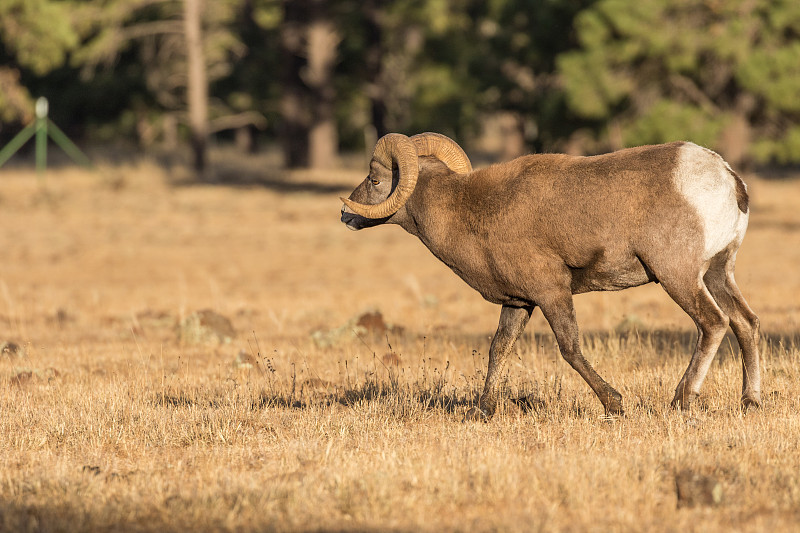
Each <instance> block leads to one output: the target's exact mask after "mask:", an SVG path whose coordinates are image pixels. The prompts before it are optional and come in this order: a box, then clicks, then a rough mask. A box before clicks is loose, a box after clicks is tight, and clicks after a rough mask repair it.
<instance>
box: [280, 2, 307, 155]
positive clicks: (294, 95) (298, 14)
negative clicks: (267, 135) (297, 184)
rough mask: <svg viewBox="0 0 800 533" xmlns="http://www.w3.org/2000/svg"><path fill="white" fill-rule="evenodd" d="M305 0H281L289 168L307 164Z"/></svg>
mask: <svg viewBox="0 0 800 533" xmlns="http://www.w3.org/2000/svg"><path fill="white" fill-rule="evenodd" d="M308 4H309V2H308V0H284V1H283V8H284V20H283V24H282V25H281V30H280V34H281V35H280V40H281V42H280V45H281V56H282V58H283V61H282V64H283V72H282V80H281V81H282V83H281V85H282V87H281V89H282V94H281V103H280V111H281V145H282V148H283V159H284V162H285V164H286V166H287V167H288V168H299V167H307V166H308V134H309V130H310V123H311V117H310V113H309V112H308V106H307V103H308V100H309V95H308V87H306V85H305V83H303V79H302V78H301V77H300V73H301V71H302V69H303V68H304V67H305V59H304V57H303V51H304V50H303V49H304V41H305V33H306V25H307V22H306V21H307V9H308Z"/></svg>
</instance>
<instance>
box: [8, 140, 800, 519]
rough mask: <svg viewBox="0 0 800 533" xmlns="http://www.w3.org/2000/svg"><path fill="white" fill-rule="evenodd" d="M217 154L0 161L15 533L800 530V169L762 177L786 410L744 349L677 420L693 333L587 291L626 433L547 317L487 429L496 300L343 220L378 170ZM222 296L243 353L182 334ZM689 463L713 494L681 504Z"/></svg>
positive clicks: (763, 244) (765, 276)
mask: <svg viewBox="0 0 800 533" xmlns="http://www.w3.org/2000/svg"><path fill="white" fill-rule="evenodd" d="M215 157H216V158H217V165H218V168H221V169H222V170H221V171H220V179H221V180H222V181H228V182H229V183H227V184H207V185H197V184H190V183H189V182H187V180H185V178H183V177H182V176H183V174H182V172H183V171H182V170H181V168H180V167H173V168H165V167H163V166H159V165H156V164H155V163H153V162H148V161H142V162H137V163H127V164H119V165H114V166H110V165H109V166H104V167H101V168H99V169H98V170H96V171H92V172H87V171H83V170H77V169H68V168H65V169H61V170H53V171H50V172H49V174H48V176H47V178H46V180H45V181H44V182H43V183H40V182H39V181H38V180H37V178H36V175H35V174H34V173H33V172H29V171H22V170H13V169H12V170H7V169H3V170H0V257H1V258H2V259H0V345H2V344H3V343H6V350H5V351H4V352H3V353H2V354H1V355H0V458H2V460H0V531H110V530H114V531H143V532H144V531H176V532H177V531H299V530H304V531H417V530H422V531H587V530H588V531H766V530H773V531H790V530H795V531H800V342H798V332H799V331H800V275H798V272H799V270H798V267H800V180H798V179H780V180H778V179H773V180H764V179H760V178H758V177H757V176H748V177H747V182H748V183H749V185H750V190H751V193H752V206H753V211H752V217H751V224H750V230H749V232H748V236H747V237H746V239H745V243H744V245H743V247H742V249H741V251H740V253H739V261H738V269H737V280H738V282H739V285H740V286H741V288H742V291H743V292H744V293H745V295H746V296H747V297H748V299H749V301H750V304H751V305H752V307H753V308H754V309H755V310H756V312H757V313H758V314H759V315H760V317H761V321H762V325H763V333H764V335H763V343H762V348H763V374H764V375H763V379H764V391H763V398H764V406H763V408H762V409H760V410H755V411H749V412H747V413H746V414H743V413H742V412H741V411H740V410H739V408H738V399H739V391H740V387H741V365H740V361H739V359H738V348H737V345H736V341H735V340H734V339H733V338H732V337H731V338H730V339H727V340H726V341H725V342H724V343H723V346H722V347H721V349H720V352H719V354H718V356H717V359H716V360H715V363H714V365H713V367H712V369H711V372H710V373H709V377H708V379H707V380H706V383H705V385H704V388H703V394H702V396H701V397H700V399H699V400H698V401H697V402H696V405H695V406H693V408H692V410H691V411H690V412H688V413H681V412H676V411H674V410H671V409H669V407H668V402H669V400H670V399H671V397H672V393H673V390H674V387H675V385H676V384H677V382H678V380H679V378H680V376H681V374H682V373H683V371H684V369H685V367H686V365H687V364H688V360H689V353H690V350H691V347H692V344H693V342H694V336H695V334H694V328H693V325H692V323H691V321H690V320H689V319H688V317H686V316H685V315H684V314H683V313H682V312H681V311H680V310H679V309H678V308H677V306H676V305H675V304H674V303H673V302H672V301H671V300H670V299H669V298H668V297H667V296H666V294H664V293H663V291H662V289H661V288H660V287H659V286H657V285H648V286H645V287H640V288H638V289H633V290H629V291H624V292H620V293H603V294H590V295H583V296H579V297H577V298H576V305H577V311H578V318H579V321H580V324H581V327H582V329H583V332H584V347H585V353H586V356H587V358H588V359H589V360H590V361H591V362H592V363H593V364H594V365H595V367H596V368H597V369H598V371H599V372H600V373H601V374H602V375H603V376H604V377H606V378H607V379H608V380H609V381H610V382H611V383H612V384H613V386H614V387H616V388H617V389H618V390H619V391H620V392H621V393H622V394H623V396H624V398H625V405H626V411H627V413H626V416H625V417H624V418H616V419H606V418H605V417H604V416H603V410H602V407H601V405H600V403H599V401H597V399H596V398H595V397H594V396H593V395H592V393H591V391H590V389H589V388H588V386H586V385H585V384H584V383H583V382H582V381H581V380H580V377H579V376H578V375H577V374H576V373H575V372H574V371H573V370H572V369H570V368H569V366H568V365H567V364H566V363H565V362H564V361H562V360H561V359H560V357H559V355H558V352H557V349H556V346H555V343H554V340H553V337H552V336H551V335H550V332H549V329H548V328H547V326H546V324H545V322H544V320H543V319H542V317H541V313H539V312H538V311H537V312H535V313H534V318H533V319H532V321H531V323H530V325H529V326H528V330H527V332H526V333H525V335H524V337H523V338H522V339H521V341H520V342H519V343H518V346H517V354H516V355H517V357H516V359H515V360H514V361H512V364H510V366H509V371H508V378H507V382H506V389H507V396H508V398H509V400H508V401H507V402H506V403H505V404H504V405H503V406H501V408H500V411H499V413H498V414H497V415H496V416H495V418H494V419H493V420H492V421H491V422H489V423H487V424H483V423H467V424H464V423H462V422H461V419H462V416H463V413H464V412H465V411H466V409H467V408H468V407H469V406H470V405H472V404H473V403H474V402H475V401H476V398H477V394H478V393H479V391H480V390H481V387H482V380H483V376H484V373H485V371H486V364H487V356H486V354H487V352H488V348H489V341H490V337H491V335H492V334H493V332H494V329H495V327H496V323H497V318H498V316H499V307H497V306H494V305H491V304H489V303H486V302H484V301H483V300H482V299H481V298H480V297H479V296H478V295H477V294H476V293H474V292H473V291H472V290H471V289H470V288H469V287H467V286H466V285H465V284H464V283H463V282H462V281H460V280H459V279H458V278H457V277H456V276H455V275H454V274H452V273H451V272H450V271H449V270H448V269H447V268H446V267H445V266H443V265H441V264H440V263H438V261H437V260H436V259H435V258H433V257H432V256H431V255H430V253H429V252H428V251H427V250H426V249H425V248H424V247H423V246H422V244H421V243H419V242H418V241H417V240H416V239H415V238H413V237H411V236H409V235H407V234H405V233H404V232H403V231H402V230H401V229H399V228H397V227H384V228H376V229H371V230H364V231H361V232H358V233H355V232H351V231H348V230H347V229H346V228H345V227H344V226H343V225H342V224H340V223H339V221H338V218H339V217H338V214H339V208H340V203H339V201H338V199H337V197H338V196H339V195H340V194H341V193H346V192H349V189H350V188H352V187H353V186H355V184H356V183H357V182H358V181H360V180H361V179H363V176H364V173H365V171H366V170H365V169H366V165H365V164H364V165H363V166H362V167H361V168H359V169H358V170H353V171H335V172H332V173H330V174H318V175H314V174H307V173H306V174H303V173H298V174H281V173H280V172H278V171H275V170H271V168H274V167H270V166H269V163H268V162H258V161H256V162H252V163H250V166H249V168H240V167H237V165H241V164H239V163H237V162H236V161H235V159H234V158H231V157H230V156H229V157H228V158H226V157H225V156H224V155H222V154H217V155H216V156H215ZM207 309H208V310H213V311H215V312H216V313H219V314H221V315H222V316H224V317H227V318H228V319H229V320H230V321H231V323H232V326H233V328H234V329H235V333H234V334H232V335H231V337H232V338H230V339H229V340H221V341H218V340H216V339H208V340H202V339H200V341H199V342H198V341H197V340H195V339H192V338H187V337H186V336H185V335H184V336H183V337H182V336H181V334H180V333H181V330H180V328H179V327H178V324H179V323H180V322H181V321H182V320H184V319H186V318H187V317H190V316H191V315H192V314H193V313H195V312H197V311H201V310H207ZM374 311H379V312H380V313H382V317H383V320H384V321H385V323H386V324H384V323H383V322H382V321H381V320H380V319H378V318H377V317H375V316H374V315H373V318H372V321H371V322H369V323H367V324H366V327H361V326H358V325H356V321H357V320H358V318H359V317H361V316H362V315H364V314H365V313H370V312H374ZM8 343H13V344H14V345H15V346H17V347H18V349H16V348H14V346H11V345H10V344H8ZM684 471H689V472H692V473H694V474H697V476H699V477H703V476H705V478H704V479H706V480H707V485H708V486H709V487H712V488H714V490H715V492H713V495H712V496H713V497H712V496H709V501H708V502H705V503H704V502H703V501H695V502H693V501H692V500H691V499H688V500H681V501H679V499H678V495H677V491H676V477H679V476H680V475H681V472H684ZM698 490H700V491H702V487H701V488H700V489H698ZM701 500H702V498H701ZM693 503H695V505H692V504H693Z"/></svg>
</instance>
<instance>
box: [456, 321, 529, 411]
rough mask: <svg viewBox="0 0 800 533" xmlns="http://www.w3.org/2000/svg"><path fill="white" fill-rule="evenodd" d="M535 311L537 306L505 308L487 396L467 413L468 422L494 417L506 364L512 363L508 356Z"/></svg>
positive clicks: (491, 356) (493, 350) (494, 347)
mask: <svg viewBox="0 0 800 533" xmlns="http://www.w3.org/2000/svg"><path fill="white" fill-rule="evenodd" d="M532 312H533V306H531V307H510V306H507V305H504V306H503V310H502V311H501V312H500V324H499V325H498V326H497V333H495V335H494V339H492V347H491V348H490V349H489V371H488V372H487V373H486V384H485V385H484V386H483V394H481V398H480V400H479V401H478V407H473V408H471V409H470V410H469V411H467V414H466V415H465V417H464V419H465V420H488V419H489V418H491V417H492V415H494V412H495V409H496V408H497V402H498V400H499V396H500V391H499V387H500V380H501V379H502V376H503V370H505V367H506V361H508V354H509V353H511V350H512V349H513V348H514V343H515V342H516V340H517V338H518V337H519V336H520V334H521V333H522V332H523V331H524V330H525V326H526V325H527V324H528V320H530V318H531V313H532Z"/></svg>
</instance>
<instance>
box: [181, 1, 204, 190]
mask: <svg viewBox="0 0 800 533" xmlns="http://www.w3.org/2000/svg"><path fill="white" fill-rule="evenodd" d="M183 8H184V30H185V32H186V60H187V70H188V71H187V87H186V90H187V93H188V94H187V96H188V104H189V109H188V112H189V141H190V143H191V147H192V153H193V156H194V161H193V163H194V169H195V171H196V172H197V173H198V174H199V175H202V174H203V172H204V171H205V168H206V145H207V141H208V74H207V72H206V60H205V53H204V51H203V30H202V20H203V17H202V10H203V0H184V2H183Z"/></svg>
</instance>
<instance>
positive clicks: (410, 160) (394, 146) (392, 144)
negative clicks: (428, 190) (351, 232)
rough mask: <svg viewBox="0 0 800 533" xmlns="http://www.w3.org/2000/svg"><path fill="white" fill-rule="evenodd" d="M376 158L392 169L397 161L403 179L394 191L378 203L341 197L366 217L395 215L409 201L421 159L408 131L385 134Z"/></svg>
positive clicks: (376, 150)
mask: <svg viewBox="0 0 800 533" xmlns="http://www.w3.org/2000/svg"><path fill="white" fill-rule="evenodd" d="M372 159H373V160H375V161H377V162H378V163H380V164H381V165H383V166H385V167H386V168H388V169H390V170H391V169H392V166H393V163H394V164H396V165H397V169H398V171H399V176H400V179H399V181H398V183H397V187H395V190H394V192H392V194H391V195H390V196H389V197H388V198H387V199H386V200H384V201H383V202H381V203H379V204H375V205H367V204H360V203H358V202H354V201H353V200H350V199H348V198H341V200H342V202H344V203H345V205H346V206H347V207H349V208H350V209H351V210H352V211H353V212H354V213H356V214H358V215H361V216H362V217H364V218H384V217H388V216H390V215H393V214H394V213H395V212H397V210H398V209H400V208H401V207H403V205H404V204H405V203H406V201H408V199H409V197H410V196H411V193H413V192H414V187H415V186H416V185H417V177H418V176H419V163H418V161H417V150H416V148H415V147H414V143H412V142H411V140H410V139H409V138H408V137H406V136H405V135H402V134H399V133H389V134H388V135H384V136H383V137H381V138H380V139H379V140H378V142H377V144H376V145H375V150H374V151H373V152H372Z"/></svg>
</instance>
